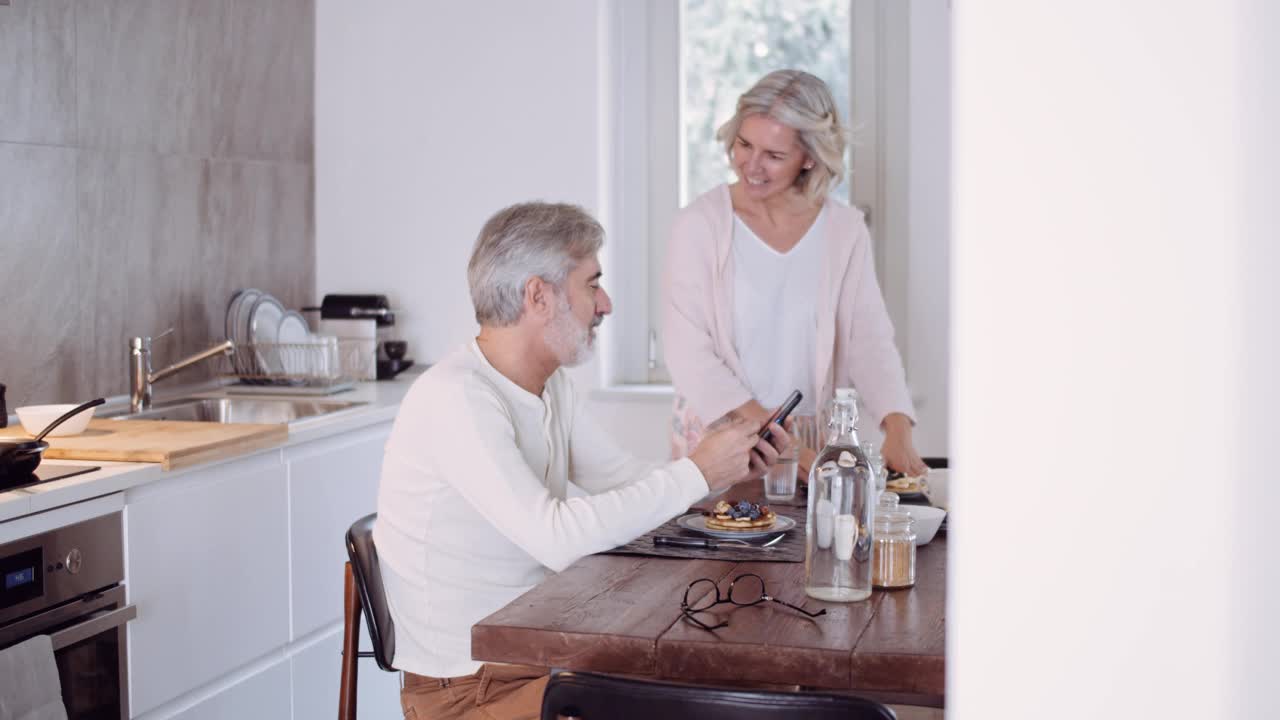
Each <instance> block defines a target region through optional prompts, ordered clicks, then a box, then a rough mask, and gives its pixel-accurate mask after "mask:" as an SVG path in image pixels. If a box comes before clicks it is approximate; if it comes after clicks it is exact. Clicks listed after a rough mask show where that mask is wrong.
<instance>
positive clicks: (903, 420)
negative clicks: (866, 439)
mask: <svg viewBox="0 0 1280 720" xmlns="http://www.w3.org/2000/svg"><path fill="white" fill-rule="evenodd" d="M880 427H881V428H883V429H884V445H882V446H880V456H881V457H883V458H884V464H885V466H886V467H888V468H889V469H890V470H897V471H898V472H900V473H902V474H903V475H910V476H911V477H919V476H921V475H924V474H925V473H927V472H929V467H928V466H927V465H925V464H924V460H921V459H920V454H919V453H917V452H916V448H915V445H913V444H912V442H911V419H910V418H908V417H907V416H906V415H903V414H902V413H890V414H889V415H887V416H885V419H884V422H882V423H881V424H880Z"/></svg>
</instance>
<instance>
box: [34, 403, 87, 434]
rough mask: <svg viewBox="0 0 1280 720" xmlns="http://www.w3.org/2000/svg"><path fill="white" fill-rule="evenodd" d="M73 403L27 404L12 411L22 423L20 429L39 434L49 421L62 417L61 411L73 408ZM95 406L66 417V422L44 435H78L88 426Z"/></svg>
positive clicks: (64, 411) (47, 425)
mask: <svg viewBox="0 0 1280 720" xmlns="http://www.w3.org/2000/svg"><path fill="white" fill-rule="evenodd" d="M75 407H76V406H75V405H74V404H64V405H27V406H25V407H20V408H15V409H14V412H16V413H18V420H19V421H20V422H21V423H22V429H23V430H26V431H27V432H28V433H30V434H32V435H39V434H40V431H41V430H44V429H45V428H47V427H49V423H51V422H53V421H54V420H57V419H58V418H60V417H62V414H63V413H66V412H69V411H71V410H74V409H75ZM95 409H96V408H85V409H84V410H83V411H81V412H79V413H77V414H76V415H75V417H70V418H67V420H66V422H64V423H62V424H61V425H59V426H58V427H56V428H54V429H53V430H51V431H50V432H49V434H48V435H46V437H67V436H68V435H79V434H80V433H82V432H84V430H85V428H87V427H89V421H90V420H92V419H93V411H94V410H95Z"/></svg>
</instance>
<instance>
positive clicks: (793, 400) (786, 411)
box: [760, 390, 804, 442]
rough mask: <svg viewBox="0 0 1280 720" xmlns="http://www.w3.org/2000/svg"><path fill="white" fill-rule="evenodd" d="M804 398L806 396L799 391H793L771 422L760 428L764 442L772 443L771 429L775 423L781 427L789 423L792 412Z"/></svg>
mask: <svg viewBox="0 0 1280 720" xmlns="http://www.w3.org/2000/svg"><path fill="white" fill-rule="evenodd" d="M802 397H804V395H802V394H800V391H799V390H792V391H791V394H790V395H788V396H787V399H786V400H784V401H783V402H782V404H781V405H779V406H778V409H777V411H775V412H774V413H773V416H772V417H770V418H769V421H768V422H766V423H765V424H764V427H762V428H760V439H761V440H764V441H765V442H772V439H773V432H772V431H771V430H770V429H769V428H770V427H772V426H773V424H774V423H778V424H779V425H781V424H783V423H785V422H786V421H787V416H788V415H790V414H791V411H792V410H795V409H796V406H797V405H799V404H800V398H802Z"/></svg>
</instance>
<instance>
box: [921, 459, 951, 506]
mask: <svg viewBox="0 0 1280 720" xmlns="http://www.w3.org/2000/svg"><path fill="white" fill-rule="evenodd" d="M950 476H951V471H950V470H948V469H946V468H938V469H934V470H930V471H929V482H928V483H927V484H926V485H925V488H924V494H925V497H927V498H929V504H930V505H933V506H934V507H939V508H942V509H943V510H948V509H950V508H951V501H950V499H949V494H950V493H949V492H948V486H949V484H950V482H949V481H950V479H951V477H950Z"/></svg>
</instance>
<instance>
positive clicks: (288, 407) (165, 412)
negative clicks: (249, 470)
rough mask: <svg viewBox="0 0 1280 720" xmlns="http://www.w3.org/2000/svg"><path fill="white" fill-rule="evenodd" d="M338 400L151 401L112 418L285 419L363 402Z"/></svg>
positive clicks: (343, 408) (327, 411) (347, 407)
mask: <svg viewBox="0 0 1280 720" xmlns="http://www.w3.org/2000/svg"><path fill="white" fill-rule="evenodd" d="M364 404H365V403H362V402H345V401H339V400H305V399H283V398H241V397H234V398H198V399H189V400H175V401H171V402H166V403H159V404H156V405H153V406H152V407H151V408H150V409H147V410H143V411H141V412H136V413H124V414H120V415H116V416H114V417H112V418H111V419H113V420H196V421H200V422H216V423H287V422H292V421H294V420H300V419H302V418H309V417H316V416H319V415H327V414H329V413H335V412H338V411H340V410H348V409H350V408H354V407H359V406H361V405H364Z"/></svg>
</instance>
